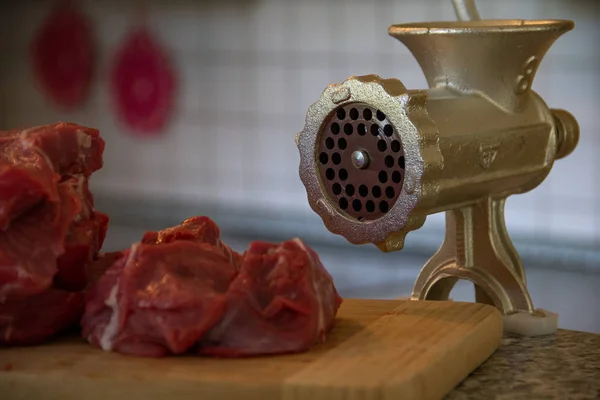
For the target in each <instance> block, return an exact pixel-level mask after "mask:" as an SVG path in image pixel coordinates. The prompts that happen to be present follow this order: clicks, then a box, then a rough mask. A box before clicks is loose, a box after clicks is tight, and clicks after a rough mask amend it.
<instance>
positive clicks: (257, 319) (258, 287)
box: [198, 239, 342, 357]
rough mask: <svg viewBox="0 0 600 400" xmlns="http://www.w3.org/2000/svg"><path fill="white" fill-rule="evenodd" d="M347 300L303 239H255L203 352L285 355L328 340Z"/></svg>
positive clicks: (229, 355) (205, 337) (203, 347)
mask: <svg viewBox="0 0 600 400" xmlns="http://www.w3.org/2000/svg"><path fill="white" fill-rule="evenodd" d="M341 303H342V299H341V297H340V296H339V295H338V293H337V291H336V289H335V286H334V284H333V279H332V277H331V275H329V273H328V272H327V271H326V270H325V268H324V267H323V264H322V263H321V261H320V260H319V257H318V256H317V254H316V253H315V252H314V251H313V250H312V249H310V248H309V247H308V246H306V244H304V243H303V242H302V241H301V240H300V239H293V240H289V241H286V242H283V243H281V244H270V243H263V242H254V243H252V244H251V245H250V248H249V249H248V251H247V252H246V253H245V255H244V260H243V263H242V266H241V271H240V272H239V274H238V276H237V277H236V279H235V281H234V282H233V283H232V284H231V286H230V287H229V290H228V292H227V311H226V313H225V316H224V317H223V318H222V319H221V321H220V323H219V324H217V325H216V326H215V327H214V328H213V329H211V330H210V332H208V333H207V334H206V335H205V336H204V337H203V338H202V340H201V341H200V344H199V347H198V352H199V353H200V354H204V355H212V356H219V357H242V356H257V355H268V354H281V353H290V352H300V351H304V350H308V349H309V348H310V347H312V346H313V345H314V344H316V343H320V342H323V341H324V340H325V336H326V334H327V332H328V331H329V330H330V329H331V328H332V326H333V322H334V319H335V315H336V313H337V310H338V308H339V306H340V305H341Z"/></svg>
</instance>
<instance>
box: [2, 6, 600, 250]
mask: <svg viewBox="0 0 600 400" xmlns="http://www.w3.org/2000/svg"><path fill="white" fill-rule="evenodd" d="M51 3H52V2H48V1H44V2H42V1H13V0H11V1H6V2H3V3H2V6H0V7H1V8H0V34H1V38H0V48H1V49H2V54H3V56H2V59H1V60H0V79H1V81H0V85H1V86H0V101H1V103H0V105H1V108H0V124H1V125H2V127H4V128H12V127H18V126H26V125H34V124H42V123H49V122H54V121H56V120H70V121H74V122H78V123H82V124H86V125H90V126H95V127H98V128H100V129H101V131H102V133H103V135H104V137H105V138H106V140H107V142H108V147H107V150H106V166H105V168H104V169H103V170H102V171H101V172H100V173H98V174H97V175H96V176H95V178H94V182H93V186H94V189H95V190H96V191H97V192H106V193H120V194H122V195H124V196H126V195H132V196H133V195H136V196H137V195H152V196H156V197H165V198H169V197H187V198H191V199H194V200H197V201H202V200H214V201H221V202H224V203H229V204H232V205H269V206H272V207H277V208H279V209H281V210H286V209H292V210H295V211H299V212H304V213H306V214H307V215H308V214H311V213H312V212H311V211H310V210H309V207H308V204H307V202H306V195H305V192H304V189H303V187H302V185H301V183H300V181H299V179H298V174H297V166H298V160H299V157H298V154H297V150H296V148H295V145H294V140H293V137H294V134H295V133H296V132H298V131H300V130H301V129H302V126H303V122H304V113H305V112H306V109H307V108H308V106H309V105H310V104H311V103H312V102H314V101H315V100H316V99H317V98H318V96H319V95H320V93H321V91H322V90H323V89H324V88H325V87H326V86H327V85H328V84H330V83H333V82H339V81H342V80H343V79H345V78H347V77H348V76H350V75H360V74H367V73H377V74H380V75H382V76H386V77H397V78H399V79H401V80H402V81H403V82H404V83H405V84H406V86H408V87H412V88H418V87H424V85H425V79H424V78H423V76H422V74H421V72H420V69H419V67H418V65H417V63H416V62H415V61H414V60H413V58H412V56H411V55H410V54H409V53H408V51H407V50H406V49H405V48H404V47H403V46H402V45H401V44H400V43H399V42H396V41H395V40H394V39H392V38H390V37H389V36H387V27H388V25H390V24H392V23H402V22H411V21H423V20H440V19H454V15H453V11H452V8H451V4H450V1H449V0H420V1H417V0H413V1H407V0H394V1H392V0H377V1H370V2H369V1H356V0H348V1H342V0H335V1H324V0H323V1H321V0H306V1H292V0H287V1H285V0H282V1H276V0H253V1H242V0H237V1H233V0H222V1H192V0H186V1H183V0H177V1H170V2H166V1H159V0H154V1H151V0H147V1H145V2H142V3H141V4H144V5H145V6H146V7H147V9H148V11H149V15H150V24H151V26H152V29H153V30H154V32H155V33H156V35H157V37H158V38H159V39H160V40H161V41H162V42H163V43H164V44H165V45H166V46H167V47H168V48H169V49H170V51H171V54H172V58H173V62H174V64H175V66H176V69H177V71H178V77H179V81H180V87H179V92H178V98H177V100H178V102H177V112H176V115H175V117H174V119H173V121H172V123H171V124H170V126H169V129H168V132H167V135H166V136H165V137H164V138H163V139H160V140H154V141H153V140H139V139H136V138H134V137H132V136H128V135H127V133H126V132H125V130H124V129H123V127H122V126H121V125H120V124H119V122H118V121H116V120H115V115H114V113H113V112H112V109H111V102H110V98H109V96H108V93H107V70H108V68H109V66H110V65H111V57H112V55H113V52H114V51H115V49H116V47H117V46H118V45H119V43H120V42H121V40H122V38H123V35H124V34H125V33H126V32H127V30H128V28H129V27H130V26H131V24H132V23H133V22H134V21H135V9H136V7H137V6H138V5H139V4H140V2H136V1H116V0H110V1H104V0H103V1H98V0H95V1H94V0H82V1H81V3H82V4H83V8H84V10H85V11H86V12H87V14H88V15H89V16H90V17H91V18H92V19H93V20H94V22H95V28H96V31H97V37H98V40H99V46H100V52H99V62H98V76H97V79H96V80H95V83H94V90H93V94H92V98H91V99H90V101H89V104H88V106H87V107H86V108H85V109H83V110H81V111H78V112H74V113H69V114H68V113H63V112H60V111H59V110H56V109H55V108H54V107H53V106H52V105H51V104H48V103H47V102H46V101H45V100H44V99H43V98H42V97H41V95H40V94H39V93H38V92H37V90H36V88H35V83H34V82H33V80H32V75H31V71H30V64H29V60H28V55H27V46H28V44H29V42H30V40H31V38H32V35H33V31H34V29H35V27H36V26H38V24H39V23H40V21H41V20H42V18H43V17H44V16H45V15H46V12H47V10H48V7H49V5H50V4H51ZM478 5H479V8H480V12H481V14H482V15H483V16H484V17H493V18H513V17H516V18H530V19H542V18H566V19H573V20H575V22H576V29H575V31H573V32H571V33H569V34H567V35H565V36H564V37H562V38H561V39H559V40H558V42H557V43H556V44H555V45H554V47H553V48H552V49H551V50H550V52H549V53H548V55H547V57H546V59H545V60H544V62H543V63H542V65H541V68H540V70H539V73H538V75H537V80H536V82H535V89H536V90H537V91H538V92H539V93H540V94H542V96H543V97H544V98H545V99H546V100H547V102H548V103H549V105H550V106H552V107H564V108H567V109H568V110H570V111H571V112H573V114H575V115H576V117H577V118H578V120H579V123H580V125H581V142H580V146H579V148H578V149H577V150H576V152H575V153H574V154H573V155H572V156H571V157H569V158H567V159H565V160H561V161H559V162H557V164H556V166H555V168H554V171H553V172H552V174H551V175H550V177H549V178H548V179H547V180H546V181H545V182H544V183H543V184H542V186H541V187H540V188H538V189H536V190H535V191H533V192H531V193H529V194H526V195H522V196H518V197H514V198H512V199H511V200H510V201H509V204H508V208H509V209H508V225H509V228H510V230H511V231H512V232H520V233H522V234H524V235H529V236H533V235H536V234H543V235H550V236H553V237H554V238H559V239H560V238H564V237H565V235H568V236H570V237H571V238H574V239H577V240H584V241H587V242H589V243H596V244H598V245H599V246H600V229H599V228H598V226H599V224H600V158H599V157H598V156H597V154H598V152H600V128H599V126H600V113H599V112H598V110H599V109H600V47H598V45H597V40H598V38H600V2H597V1H593V0H589V1H584V0H571V1H569V0H504V1H501V2H500V1H493V0H487V1H485V0H480V1H479V2H478ZM442 221H443V220H442V218H441V216H434V217H431V218H430V219H429V222H428V224H427V227H426V228H431V229H433V228H435V227H439V226H440V224H441V223H442Z"/></svg>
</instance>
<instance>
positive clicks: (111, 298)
mask: <svg viewBox="0 0 600 400" xmlns="http://www.w3.org/2000/svg"><path fill="white" fill-rule="evenodd" d="M138 246H139V243H136V244H134V245H133V246H131V252H130V253H129V257H128V258H127V261H125V266H124V267H123V268H127V266H128V265H129V261H130V260H133V259H134V257H135V253H136V252H137V249H138ZM119 281H120V280H119V279H117V282H116V283H115V285H114V286H113V287H112V289H111V290H110V294H109V295H108V298H107V299H106V301H105V302H104V304H105V305H106V306H107V307H110V308H111V309H112V314H111V315H110V320H109V321H108V324H106V326H105V327H104V331H103V332H102V336H101V337H100V347H101V348H102V350H104V351H112V349H113V344H114V341H115V338H116V337H117V334H118V333H119V302H118V300H119V299H118V294H119V283H120V282H119Z"/></svg>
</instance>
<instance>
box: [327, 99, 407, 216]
mask: <svg viewBox="0 0 600 400" xmlns="http://www.w3.org/2000/svg"><path fill="white" fill-rule="evenodd" d="M316 151H317V154H316V156H317V165H318V172H319V177H320V179H321V183H322V185H323V188H324V189H325V191H326V192H327V195H328V197H329V199H330V202H331V204H332V205H336V206H337V207H338V208H339V210H341V211H342V212H343V213H345V214H346V215H348V216H350V217H352V218H355V219H357V220H359V221H369V220H375V219H378V218H381V217H382V216H384V215H385V214H386V213H387V212H388V211H389V210H390V209H391V208H392V206H393V205H394V203H395V202H396V200H397V199H398V197H399V196H400V192H401V190H402V184H403V182H404V172H405V171H404V150H403V146H402V142H401V139H400V136H399V135H398V132H396V129H395V128H394V126H393V125H392V124H391V123H390V122H389V121H388V119H387V117H386V115H385V114H384V113H383V112H381V111H380V110H377V109H375V108H373V107H370V106H369V105H367V104H364V103H350V104H345V105H343V106H340V107H338V108H336V109H335V110H334V111H333V112H332V113H330V115H329V117H328V118H327V119H326V120H325V121H324V123H323V125H322V126H321V131H320V133H319V139H318V144H317V149H316Z"/></svg>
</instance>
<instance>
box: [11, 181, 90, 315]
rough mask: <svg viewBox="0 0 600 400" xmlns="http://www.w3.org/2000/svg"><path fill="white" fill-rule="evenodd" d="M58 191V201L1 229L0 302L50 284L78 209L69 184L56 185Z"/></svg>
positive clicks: (46, 203) (78, 204)
mask: <svg viewBox="0 0 600 400" xmlns="http://www.w3.org/2000/svg"><path fill="white" fill-rule="evenodd" d="M58 193H59V201H58V202H44V203H42V204H40V205H39V206H37V207H36V208H34V209H33V210H31V211H29V212H27V213H26V214H24V215H23V216H21V217H20V218H18V219H15V220H13V221H12V222H11V224H10V226H9V227H8V228H7V229H5V230H3V231H0V304H2V303H3V302H4V301H7V300H16V299H23V298H25V297H26V296H31V295H34V294H38V293H41V292H42V291H44V290H46V289H48V288H49V287H50V285H51V284H52V279H53V277H54V274H56V271H57V264H56V259H57V258H58V257H59V256H60V255H61V254H62V253H63V252H64V240H65V238H66V236H67V232H68V229H69V226H70V225H71V222H72V221H73V219H74V218H75V216H76V215H77V214H78V213H79V209H80V202H79V200H78V197H77V195H76V193H74V191H73V188H72V187H71V186H70V185H68V184H59V185H58ZM33 249H35V251H32V250H33Z"/></svg>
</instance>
